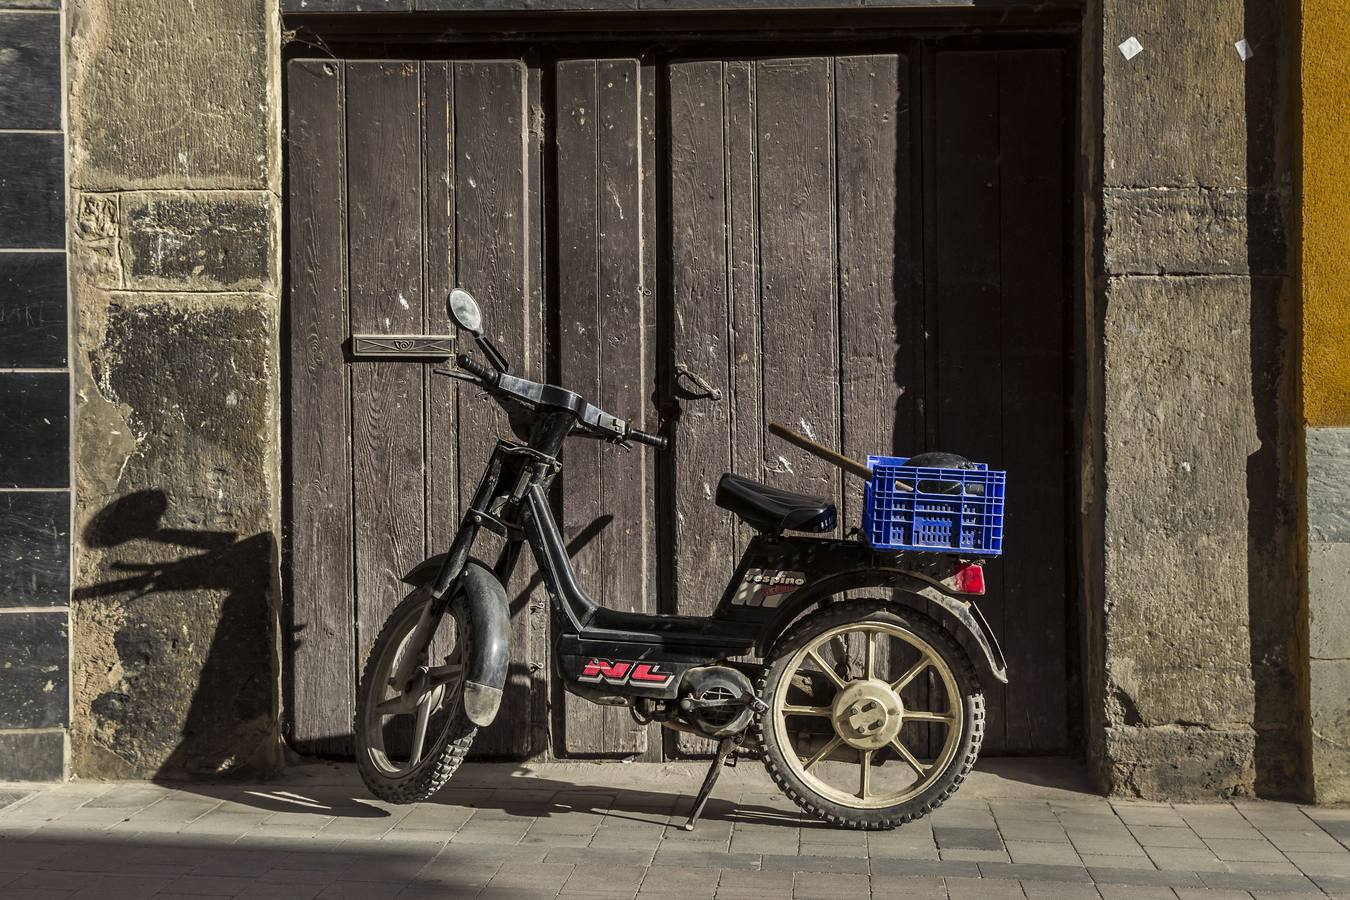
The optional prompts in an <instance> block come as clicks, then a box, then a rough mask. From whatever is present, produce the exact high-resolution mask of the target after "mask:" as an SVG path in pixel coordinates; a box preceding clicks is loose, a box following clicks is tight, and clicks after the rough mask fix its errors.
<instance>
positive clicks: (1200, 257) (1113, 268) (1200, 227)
mask: <svg viewBox="0 0 1350 900" xmlns="http://www.w3.org/2000/svg"><path fill="white" fill-rule="evenodd" d="M1104 193H1105V197H1104V207H1103V208H1104V216H1105V229H1106V231H1105V235H1104V236H1103V239H1102V245H1103V250H1104V254H1105V261H1106V271H1107V273H1108V274H1110V275H1167V274H1215V275H1227V274H1235V275H1242V274H1248V273H1257V274H1282V273H1283V272H1284V269H1285V268H1286V266H1285V257H1286V244H1285V229H1284V222H1283V210H1282V208H1281V203H1280V198H1279V197H1278V196H1277V195H1275V194H1273V193H1271V192H1268V191H1245V190H1235V189H1229V190H1211V189H1205V188H1172V189H1164V188H1108V189H1106V191H1105V192H1104Z"/></svg>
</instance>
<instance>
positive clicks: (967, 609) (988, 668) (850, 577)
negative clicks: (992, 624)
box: [756, 567, 1008, 684]
mask: <svg viewBox="0 0 1350 900" xmlns="http://www.w3.org/2000/svg"><path fill="white" fill-rule="evenodd" d="M866 588H882V589H885V590H889V591H896V592H898V593H896V594H895V596H894V599H895V602H897V603H899V604H902V605H905V606H910V607H913V608H915V609H921V606H920V603H921V601H923V600H927V601H929V602H931V603H932V604H934V605H935V606H936V607H938V608H939V609H940V610H942V619H943V620H944V624H945V625H946V626H947V627H948V630H950V631H952V632H953V633H954V635H955V636H956V637H957V639H958V640H961V639H962V638H967V639H968V640H966V641H964V643H967V644H970V643H973V644H974V645H975V646H976V647H978V648H979V650H980V653H978V654H972V655H973V656H975V657H976V659H975V665H976V668H977V669H979V670H980V673H981V675H982V676H988V677H990V678H993V679H994V680H995V681H999V682H1002V683H1003V684H1007V683H1008V664H1007V662H1006V660H1005V659H1004V658H1003V649H1002V648H1001V647H999V645H998V641H997V640H996V639H995V638H994V635H993V633H992V632H991V631H990V630H989V623H988V622H986V621H985V618H984V614H983V613H982V612H980V609H979V607H978V606H976V605H975V604H974V603H972V602H968V601H965V600H961V599H959V598H957V597H952V596H949V595H948V594H945V593H943V592H942V591H941V590H939V589H938V588H937V587H936V585H934V584H933V582H931V581H928V580H926V579H923V578H920V577H917V576H915V575H913V574H910V573H908V572H905V571H903V570H900V569H886V568H875V567H869V568H866V569H856V570H853V571H849V572H841V573H838V574H835V575H829V576H827V577H825V578H821V579H818V580H816V581H812V582H810V583H808V584H806V585H804V586H803V587H801V588H800V589H798V590H796V591H794V592H793V593H792V598H791V600H789V601H788V602H787V603H786V604H784V605H783V607H782V609H780V610H779V611H778V615H777V616H775V617H774V618H773V620H772V621H770V622H769V623H768V624H767V625H766V626H765V628H764V630H763V631H762V632H760V637H759V642H758V644H757V646H756V649H757V650H758V652H759V655H760V656H764V655H766V654H767V653H768V651H769V648H770V645H771V644H772V643H773V641H774V640H775V639H776V638H777V637H778V635H779V634H781V633H782V631H783V629H785V628H787V627H788V625H790V624H792V622H793V621H795V620H796V619H797V618H798V617H800V616H801V615H802V613H804V612H806V611H808V610H809V609H811V608H812V607H815V606H820V605H821V604H823V603H825V602H827V601H828V600H829V599H830V598H831V597H834V596H837V595H838V594H842V593H843V592H844V591H851V590H858V589H866ZM981 680H982V681H983V680H984V678H983V677H982V678H981Z"/></svg>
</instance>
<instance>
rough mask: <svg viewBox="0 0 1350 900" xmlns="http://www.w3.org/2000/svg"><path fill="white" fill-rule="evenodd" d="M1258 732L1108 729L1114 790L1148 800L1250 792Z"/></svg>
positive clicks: (1108, 770) (1110, 779)
mask: <svg viewBox="0 0 1350 900" xmlns="http://www.w3.org/2000/svg"><path fill="white" fill-rule="evenodd" d="M1255 748H1256V734H1255V732H1253V731H1252V730H1251V729H1250V728H1235V729H1231V730H1216V729H1209V728H1198V727H1184V726H1179V725H1164V726H1160V727H1157V728H1132V727H1121V728H1108V729H1106V739H1105V749H1106V759H1107V763H1106V767H1105V768H1106V772H1105V776H1106V777H1105V781H1106V786H1107V789H1108V790H1109V791H1110V793H1112V794H1115V795H1117V796H1131V797H1141V798H1144V799H1149V800H1177V801H1186V800H1213V799H1218V798H1225V799H1226V798H1229V797H1236V796H1244V795H1248V794H1250V793H1251V786H1252V781H1253V779H1254V772H1253V769H1252V767H1253V754H1254V753H1255Z"/></svg>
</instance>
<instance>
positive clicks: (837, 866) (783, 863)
mask: <svg viewBox="0 0 1350 900" xmlns="http://www.w3.org/2000/svg"><path fill="white" fill-rule="evenodd" d="M759 867H760V869H762V870H764V871H768V872H775V871H776V872H783V871H787V872H840V873H844V874H866V873H867V872H868V870H869V868H871V870H872V871H873V872H875V871H876V870H875V868H873V867H869V865H868V861H867V860H866V859H859V858H857V857H851V856H787V855H780V854H774V853H766V854H764V855H763V856H762V857H760V864H759Z"/></svg>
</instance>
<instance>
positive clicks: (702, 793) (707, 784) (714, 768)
mask: <svg viewBox="0 0 1350 900" xmlns="http://www.w3.org/2000/svg"><path fill="white" fill-rule="evenodd" d="M740 743H741V736H740V735H733V736H732V737H727V738H722V740H721V741H720V742H719V743H718V745H717V755H716V756H715V757H713V761H712V765H710V766H708V774H707V775H704V776H703V787H701V788H699V789H698V796H697V797H696V798H694V808H693V809H691V810H690V811H689V820H688V821H686V822H685V823H684V830H685V831H693V830H694V825H696V824H697V823H698V817H699V816H701V815H702V814H703V807H705V806H707V805H708V796H709V795H710V794H711V793H712V789H713V785H715V784H717V776H718V775H721V774H722V766H723V765H725V764H726V761H727V757H729V756H731V754H733V753H735V752H736V748H737V747H739V746H740ZM733 765H734V763H733Z"/></svg>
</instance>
